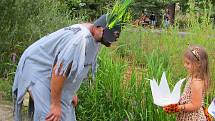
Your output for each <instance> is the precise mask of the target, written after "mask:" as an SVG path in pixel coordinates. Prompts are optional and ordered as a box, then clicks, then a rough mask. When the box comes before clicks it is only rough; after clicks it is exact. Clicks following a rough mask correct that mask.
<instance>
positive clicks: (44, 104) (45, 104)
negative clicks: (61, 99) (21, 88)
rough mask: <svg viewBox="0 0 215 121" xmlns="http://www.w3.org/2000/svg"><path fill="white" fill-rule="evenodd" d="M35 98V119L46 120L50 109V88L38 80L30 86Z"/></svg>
mask: <svg viewBox="0 0 215 121" xmlns="http://www.w3.org/2000/svg"><path fill="white" fill-rule="evenodd" d="M29 92H31V93H30V95H31V96H32V98H33V100H34V121H45V118H46V116H47V114H48V113H49V110H50V89H49V88H48V87H46V86H45V85H44V84H43V83H41V82H37V83H35V84H34V85H33V86H31V87H30V88H29Z"/></svg>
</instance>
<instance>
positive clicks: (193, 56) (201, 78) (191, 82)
mask: <svg viewBox="0 0 215 121" xmlns="http://www.w3.org/2000/svg"><path fill="white" fill-rule="evenodd" d="M184 67H185V68H186V70H187V71H188V74H189V75H188V78H187V80H188V81H187V83H186V86H185V89H184V92H183V94H182V96H181V98H180V101H179V103H178V104H171V105H168V106H165V107H164V108H163V109H164V111H165V112H167V113H176V112H177V121H207V120H208V119H207V117H206V116H205V112H204V108H203V105H204V97H205V93H206V91H207V89H208V86H209V67H208V55H207V53H206V51H205V49H204V48H202V47H200V46H192V47H189V48H188V49H187V50H186V51H185V53H184Z"/></svg>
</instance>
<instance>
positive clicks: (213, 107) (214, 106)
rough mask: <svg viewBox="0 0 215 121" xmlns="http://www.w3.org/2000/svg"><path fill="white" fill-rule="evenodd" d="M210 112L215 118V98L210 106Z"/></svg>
mask: <svg viewBox="0 0 215 121" xmlns="http://www.w3.org/2000/svg"><path fill="white" fill-rule="evenodd" d="M208 113H210V114H211V115H212V116H213V117H214V118H215V98H214V100H213V101H212V103H211V104H210V106H209V107H208Z"/></svg>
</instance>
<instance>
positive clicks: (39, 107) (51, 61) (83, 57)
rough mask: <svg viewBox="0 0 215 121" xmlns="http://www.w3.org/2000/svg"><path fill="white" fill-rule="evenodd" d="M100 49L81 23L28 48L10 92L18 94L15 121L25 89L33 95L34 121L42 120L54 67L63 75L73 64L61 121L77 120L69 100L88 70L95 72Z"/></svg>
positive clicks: (46, 107) (66, 86) (62, 100)
mask: <svg viewBox="0 0 215 121" xmlns="http://www.w3.org/2000/svg"><path fill="white" fill-rule="evenodd" d="M99 47H100V44H99V43H96V41H95V40H94V38H93V37H92V35H91V33H90V31H89V30H88V29H87V28H86V27H84V26H83V25H81V24H76V25H72V26H70V27H65V28H63V29H60V30H58V31H56V32H54V33H51V34H49V35H47V36H45V37H43V38H41V39H40V40H38V41H37V42H35V43H34V44H32V45H31V46H29V47H28V48H27V49H26V50H25V52H24V53H23V55H22V56H21V58H20V61H19V64H18V66H17V70H16V75H15V79H14V84H13V92H14V93H15V92H16V93H17V95H16V101H15V112H14V114H15V117H14V118H15V121H20V120H21V111H20V109H21V102H22V101H23V97H24V95H25V93H26V91H27V90H30V91H31V92H32V96H33V99H34V105H35V112H34V121H44V120H45V118H46V116H47V114H48V113H49V111H50V81H51V78H52V77H51V76H52V75H51V74H52V69H53V66H54V65H55V64H56V67H57V68H56V72H55V73H57V71H60V74H63V75H65V74H66V71H67V68H68V67H69V65H70V64H72V67H71V70H70V71H69V73H67V74H68V76H67V79H66V80H65V82H64V86H63V89H62V98H61V106H62V118H61V120H62V121H74V120H76V119H75V113H74V109H73V105H72V103H71V102H72V97H73V95H74V94H75V93H76V91H77V90H78V89H79V87H80V84H81V82H82V80H83V79H84V78H85V77H86V76H87V73H88V71H89V69H90V67H92V72H93V73H94V72H95V67H96V56H97V53H98V51H99ZM60 64H62V65H61V69H60Z"/></svg>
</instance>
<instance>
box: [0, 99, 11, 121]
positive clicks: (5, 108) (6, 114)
mask: <svg viewBox="0 0 215 121" xmlns="http://www.w3.org/2000/svg"><path fill="white" fill-rule="evenodd" d="M0 121H13V108H12V105H11V104H7V103H2V102H0Z"/></svg>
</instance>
